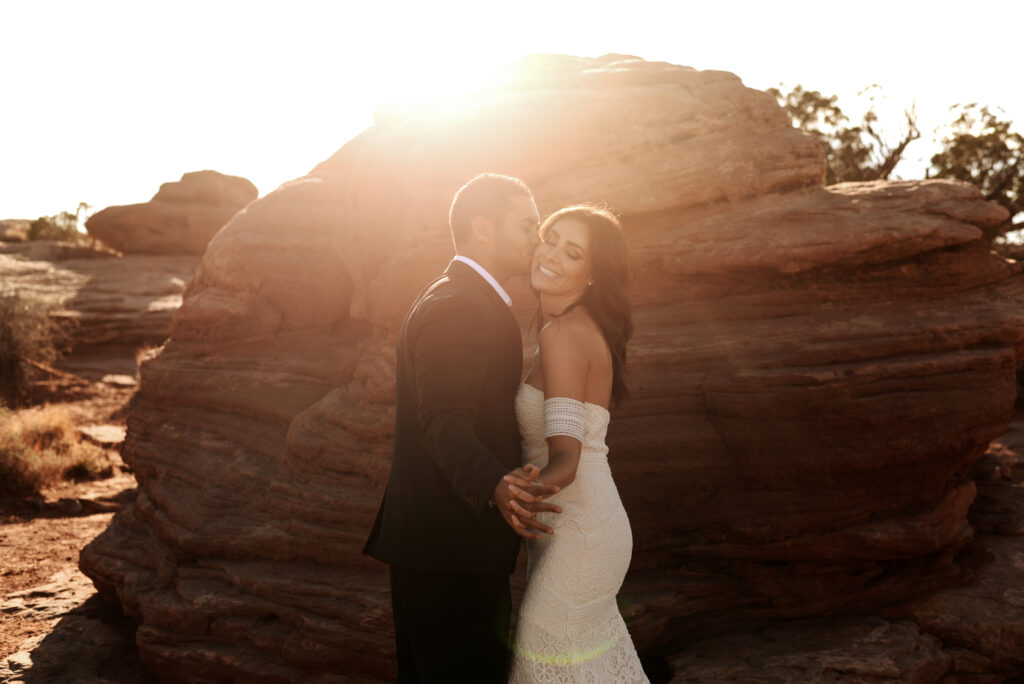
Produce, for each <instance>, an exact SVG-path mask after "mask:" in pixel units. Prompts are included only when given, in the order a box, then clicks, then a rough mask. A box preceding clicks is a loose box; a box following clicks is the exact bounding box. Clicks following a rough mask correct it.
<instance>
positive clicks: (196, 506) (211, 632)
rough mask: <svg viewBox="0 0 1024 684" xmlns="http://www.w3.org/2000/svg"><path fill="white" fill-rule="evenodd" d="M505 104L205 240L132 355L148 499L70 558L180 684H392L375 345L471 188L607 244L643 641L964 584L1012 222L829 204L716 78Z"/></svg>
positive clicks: (1008, 276)
mask: <svg viewBox="0 0 1024 684" xmlns="http://www.w3.org/2000/svg"><path fill="white" fill-rule="evenodd" d="M510 84H511V85H510V87H509V89H507V90H495V91H493V92H485V93H478V94H476V95H473V96H470V97H467V98H465V99H463V100H460V101H458V102H453V103H450V104H448V105H445V106H441V107H435V108H433V109H430V110H426V111H411V110H410V111H404V112H387V113H381V115H380V117H379V119H378V122H377V124H376V125H375V126H374V127H373V128H371V129H370V130H368V131H366V132H364V133H363V134H362V135H360V136H358V137H356V138H355V139H353V140H352V141H350V142H349V143H348V144H346V145H345V146H344V147H343V148H342V149H340V150H339V151H338V152H337V153H336V154H335V155H334V156H333V157H331V158H330V159H328V160H327V161H325V162H324V163H322V164H321V165H320V166H318V167H317V168H316V169H314V170H313V171H312V172H311V173H310V174H309V175H308V176H307V177H305V178H303V179H300V180H297V181H295V182H292V183H290V184H286V185H285V186H282V187H281V188H280V189H278V190H277V191H275V192H274V193H271V194H270V195H269V196H267V197H265V198H263V199H261V200H260V201H258V202H256V203H254V204H252V205H251V206H249V207H248V208H247V209H246V211H245V212H244V213H242V214H239V215H238V216H236V217H235V218H234V219H233V220H232V221H231V222H230V223H229V224H228V225H227V226H226V227H225V228H224V230H222V231H220V232H219V233H218V234H217V235H216V236H215V237H214V238H213V240H212V241H211V242H210V245H209V248H208V249H207V251H206V253H205V256H204V258H203V262H202V264H201V266H200V267H199V269H198V270H197V273H196V276H195V278H194V279H193V281H192V282H191V284H190V285H189V287H188V290H187V291H186V296H185V301H184V305H183V307H182V309H181V310H180V311H179V312H178V314H177V315H176V317H175V320H174V326H173V329H172V340H171V341H170V342H169V343H168V345H167V346H166V347H165V349H164V350H163V352H162V353H161V354H160V355H159V356H158V357H157V358H156V359H154V360H153V361H151V362H149V363H148V364H146V365H145V366H144V367H143V371H142V387H141V391H140V394H139V397H138V399H139V401H138V409H137V411H136V412H135V413H134V415H133V416H132V418H131V420H130V422H129V431H128V437H127V441H126V444H125V458H126V460H127V461H128V462H129V463H130V464H131V465H132V467H133V468H134V469H135V472H136V475H137V477H138V479H139V482H140V492H139V498H138V502H137V504H136V505H135V507H134V508H133V509H131V510H128V511H126V512H123V513H121V514H119V515H118V517H117V518H116V519H115V521H114V523H113V524H112V525H111V527H110V529H109V530H108V531H107V532H106V533H105V534H104V535H102V536H101V537H99V538H98V539H97V540H96V541H95V542H94V543H93V544H91V545H90V546H89V547H88V548H87V549H86V550H85V551H84V552H83V554H82V561H81V565H82V569H83V570H84V571H85V572H86V573H87V574H88V575H89V576H90V577H92V578H93V579H94V581H95V582H96V585H97V587H98V588H99V589H100V591H101V592H103V593H104V594H105V595H106V596H108V597H110V598H113V599H116V600H119V601H120V602H121V604H122V606H123V607H124V608H125V610H126V611H127V612H128V613H129V614H130V615H132V616H133V617H134V618H135V619H136V620H137V621H138V622H139V624H140V627H139V632H138V643H139V647H140V650H141V654H142V657H143V659H144V660H145V661H146V662H147V663H150V664H151V665H153V666H154V667H158V668H159V669H160V671H161V672H162V673H164V675H165V676H166V677H167V678H168V679H169V680H174V681H187V680H189V679H190V678H195V677H203V678H209V679H217V678H221V677H227V678H238V679H241V680H245V681H296V682H299V681H303V682H306V681H324V682H326V681H334V680H332V679H330V677H331V675H330V674H327V673H333V675H337V674H338V673H339V672H347V673H352V674H353V675H355V676H358V677H365V678H369V679H372V678H380V679H385V678H388V677H390V676H392V674H393V665H392V646H391V640H390V614H389V608H388V598H387V588H386V575H385V571H384V568H383V567H381V566H380V565H378V564H376V563H375V562H373V561H371V560H369V559H367V558H365V557H363V556H361V555H360V554H359V550H360V548H361V546H362V543H363V541H364V538H365V535H366V533H367V531H368V529H369V527H370V523H371V521H372V517H373V514H374V513H375V511H376V507H377V504H378V502H379V498H380V494H381V491H382V489H383V485H384V482H385V479H386V473H387V468H388V459H389V451H390V444H391V428H392V414H391V411H392V408H391V402H392V394H393V385H394V378H393V348H392V344H393V339H394V334H395V331H396V329H397V326H398V324H399V323H400V321H401V317H402V315H403V313H404V311H405V309H406V308H407V306H408V305H409V303H410V302H411V300H412V299H413V297H414V296H415V294H416V293H417V291H418V289H419V288H420V287H421V286H422V285H423V284H424V283H425V282H426V281H427V280H428V279H429V278H430V277H431V276H432V275H433V274H435V273H437V272H438V271H440V270H441V269H442V268H443V267H444V265H445V264H446V262H447V260H448V259H449V257H450V256H451V245H450V239H449V237H448V234H447V227H446V217H447V208H448V203H449V201H450V198H451V196H452V194H453V193H454V191H455V190H456V189H457V188H458V187H459V185H460V184H461V183H462V182H464V181H465V180H466V179H467V178H469V177H471V176H473V175H474V174H476V173H478V172H480V171H485V170H492V171H500V172H504V173H510V174H513V175H517V176H520V177H522V178H523V179H525V180H526V181H527V183H529V184H530V186H531V187H532V188H533V189H534V191H535V193H536V196H537V198H538V200H539V203H540V205H541V210H542V213H546V212H550V211H552V210H554V209H556V208H558V207H560V206H563V205H565V204H568V203H571V202H578V201H582V200H596V201H604V202H607V203H608V204H609V205H610V206H611V207H612V208H613V209H615V210H617V211H618V212H619V213H620V214H621V216H622V219H623V224H624V226H625V229H626V231H627V240H628V243H629V246H630V251H631V258H632V263H633V267H634V269H635V272H636V274H637V278H636V282H635V286H634V288H633V301H634V304H635V307H636V311H635V314H636V318H635V324H636V330H637V334H636V337H635V339H634V341H633V343H632V344H631V347H630V369H631V370H630V372H631V376H630V377H631V388H632V398H631V400H630V401H629V402H628V403H627V404H626V405H625V406H624V407H623V408H622V409H621V410H618V411H616V412H615V413H614V414H613V421H612V426H611V430H610V433H609V442H610V446H611V462H612V467H613V470H614V472H615V474H616V479H617V481H618V483H619V487H620V491H621V493H622V497H623V500H624V503H625V505H626V508H627V510H628V511H629V513H630V516H631V520H632V523H633V533H634V539H635V540H636V541H635V543H636V549H635V552H634V560H633V566H632V571H631V574H630V576H629V577H628V578H627V581H626V584H625V586H624V588H623V591H622V601H623V606H624V611H625V614H626V617H627V620H628V622H629V624H630V626H631V631H632V633H633V636H634V638H635V640H636V642H637V646H638V648H639V649H640V650H641V651H642V652H649V653H662V654H668V653H672V652H673V651H674V650H678V649H679V648H680V647H681V645H682V644H684V643H686V642H689V641H692V640H695V639H698V638H703V637H707V636H710V635H714V634H719V633H722V632H725V631H728V630H729V629H732V628H735V627H737V626H743V625H751V624H759V623H763V622H764V621H766V620H770V619H777V618H780V617H784V618H792V617H801V616H808V615H815V614H821V613H825V612H829V611H837V610H843V609H865V608H870V607H872V606H881V605H884V604H888V603H893V602H895V601H901V600H903V599H904V598H906V597H907V596H909V595H910V594H912V593H913V592H918V591H923V590H926V589H929V588H934V587H937V586H940V585H943V584H948V583H950V582H952V581H953V580H955V579H956V578H957V577H958V575H959V573H960V567H959V566H958V564H957V563H956V562H955V560H954V556H955V554H956V552H957V550H958V549H960V548H961V547H962V546H963V545H964V544H965V543H967V542H968V540H969V539H970V538H971V534H972V532H971V527H970V525H969V523H968V519H967V511H968V507H969V506H970V504H971V501H972V500H973V498H974V496H975V485H974V484H973V482H972V481H970V480H969V479H967V478H966V477H965V473H966V471H967V468H968V467H969V465H970V464H971V463H972V461H974V460H975V459H977V458H978V456H979V455H980V454H981V453H982V452H984V450H985V448H986V445H987V444H988V442H989V441H990V440H991V439H993V438H994V437H996V436H998V435H999V434H1001V433H1002V432H1004V431H1005V430H1006V427H1007V424H1008V422H1009V418H1010V412H1011V408H1012V406H1013V401H1014V396H1015V388H1014V377H1015V376H1014V367H1015V361H1016V359H1017V358H1018V356H1019V353H1020V351H1021V347H1022V344H1024V308H1022V304H1024V280H1022V278H1021V269H1020V267H1019V266H1018V265H1016V264H1014V263H1010V262H1007V261H1005V260H1003V259H1000V258H998V257H995V256H993V255H992V254H991V253H990V252H989V248H988V245H987V243H985V242H983V240H982V237H981V236H982V233H981V231H982V229H983V228H985V227H987V226H991V225H995V224H996V223H998V222H1000V221H1001V220H1003V219H1004V218H1005V212H1004V210H1002V209H1001V208H999V207H997V206H996V205H993V204H991V203H987V202H984V201H982V199H981V195H980V193H979V192H978V191H977V190H975V189H974V188H973V187H971V186H968V185H965V184H961V183H956V182H940V181H919V182H901V183H866V184H845V185H838V186H833V187H828V188H825V187H822V185H821V181H822V177H823V172H824V161H823V159H822V155H821V150H820V148H819V146H818V144H817V143H816V142H815V141H814V140H813V139H811V138H810V137H806V136H804V135H803V134H801V133H800V132H799V131H797V130H795V129H793V127H792V126H791V124H790V122H789V119H788V118H787V116H786V115H785V113H784V112H783V111H782V110H781V109H780V108H779V107H778V106H777V104H776V102H775V101H774V99H773V98H772V97H771V96H769V95H767V94H765V93H762V92H758V91H755V90H751V89H748V88H746V87H744V86H743V84H742V83H741V82H740V80H739V79H738V78H737V77H735V76H733V75H732V74H728V73H723V72H711V71H703V72H702V71H694V70H692V69H689V68H686V67H677V66H673V65H668V64H663V63H651V62H644V61H642V60H636V59H631V58H625V57H620V56H608V57H605V58H600V59H576V58H570V57H555V56H543V57H536V58H532V59H530V60H527V61H525V62H524V63H522V64H521V65H520V66H519V70H518V71H516V72H514V73H513V74H512V79H511V80H510ZM511 290H512V292H513V293H514V297H515V299H516V307H517V311H518V313H519V314H520V317H521V321H522V322H523V324H524V334H525V329H526V326H527V323H528V320H529V318H530V314H531V313H532V310H533V308H534V306H535V304H534V303H533V302H532V301H531V299H530V296H529V294H528V292H527V289H526V288H525V287H524V285H523V283H521V282H520V283H513V284H512V286H511ZM893 629H896V628H893ZM899 629H900V630H902V629H903V628H902V627H900V628H899ZM907 634H909V636H907V637H906V639H904V637H903V636H899V635H897V636H898V638H899V639H901V640H903V641H901V643H904V642H905V643H911V644H912V643H915V639H917V640H919V637H920V635H916V633H913V634H911V633H910V632H908V633H907ZM915 635H916V636H915ZM894 638H896V637H894ZM924 641H926V642H927V643H928V644H929V646H928V647H929V648H931V645H932V641H928V639H925V640H924ZM922 643H924V642H922ZM926 661H927V662H926V663H925V664H924V665H923V667H926V669H928V668H931V669H935V664H936V663H940V664H941V663H945V664H946V665H948V663H949V662H950V661H949V658H946V657H944V656H942V655H941V654H940V655H936V656H935V657H934V658H932V657H930V656H929V658H927V659H926ZM915 667H916V666H915ZM911 669H913V668H911ZM931 669H928V671H929V672H930V671H931ZM914 671H916V670H914ZM896 676H897V677H898V676H900V674H899V673H897V675H896Z"/></svg>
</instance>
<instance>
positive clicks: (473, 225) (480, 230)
mask: <svg viewBox="0 0 1024 684" xmlns="http://www.w3.org/2000/svg"><path fill="white" fill-rule="evenodd" d="M469 229H470V232H471V233H472V236H473V241H474V242H482V243H484V244H490V243H491V241H493V240H494V224H493V223H491V222H490V221H488V220H487V219H486V218H484V217H483V216H474V217H473V219H472V220H471V221H470V222H469Z"/></svg>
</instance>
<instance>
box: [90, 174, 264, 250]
mask: <svg viewBox="0 0 1024 684" xmlns="http://www.w3.org/2000/svg"><path fill="white" fill-rule="evenodd" d="M258 194H259V192H258V191H257V190H256V186H254V185H253V184H252V183H250V182H249V181H248V180H246V179H245V178H241V177H239V176H226V175H224V174H222V173H218V172H216V171H193V172H191V173H186V174H184V175H183V176H182V177H181V180H180V181H177V182H172V183H164V184H163V185H161V186H160V190H159V191H158V192H157V193H156V194H155V195H154V196H153V199H151V200H149V201H148V202H145V203H143V204H129V205H125V206H115V207H107V208H106V209H103V210H102V211H98V212H96V213H95V214H93V215H92V216H90V217H89V219H88V220H87V221H86V222H85V229H86V230H87V231H88V232H89V234H90V235H92V236H93V237H94V238H96V239H98V240H100V241H102V242H103V243H104V244H106V245H109V246H110V247H112V248H114V249H116V250H118V251H121V252H124V253H125V254H202V253H203V251H204V250H205V249H206V245H207V243H209V242H210V238H212V237H213V235H214V234H215V233H216V232H217V231H218V230H220V229H221V227H222V226H223V225H224V224H225V223H227V222H228V221H229V220H230V219H231V217H232V216H234V215H235V214H236V213H238V211H239V210H241V209H242V208H244V207H245V206H246V205H247V204H249V203H250V202H252V201H253V200H254V199H256V196H257V195H258Z"/></svg>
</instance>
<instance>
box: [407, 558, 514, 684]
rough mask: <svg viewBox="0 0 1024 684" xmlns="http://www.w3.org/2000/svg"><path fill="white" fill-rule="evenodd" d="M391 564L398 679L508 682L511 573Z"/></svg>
mask: <svg viewBox="0 0 1024 684" xmlns="http://www.w3.org/2000/svg"><path fill="white" fill-rule="evenodd" d="M390 568H391V608H392V611H393V612H394V616H395V645H396V646H397V647H398V682H399V684H412V683H413V682H416V683H418V684H426V683H432V682H446V683H450V684H457V683H459V682H466V683H467V684H470V683H472V684H489V683H491V682H493V683H494V684H505V682H506V681H507V679H508V666H509V622H510V619H511V613H512V599H511V596H510V592H509V580H508V575H457V574H449V573H438V572H419V571H416V570H405V569H402V568H396V567H394V566H390Z"/></svg>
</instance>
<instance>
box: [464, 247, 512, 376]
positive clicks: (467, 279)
mask: <svg viewBox="0 0 1024 684" xmlns="http://www.w3.org/2000/svg"><path fill="white" fill-rule="evenodd" d="M445 273H446V274H447V275H448V277H450V278H451V279H452V282H453V283H455V282H457V283H459V285H460V287H467V288H472V289H474V290H479V291H481V292H482V293H483V295H484V296H485V297H487V301H488V302H489V303H490V304H491V305H492V306H495V307H497V308H498V309H499V310H500V311H501V314H499V315H500V317H501V320H502V324H503V325H504V326H505V329H506V334H508V335H509V336H512V335H514V336H515V340H516V348H517V349H518V350H519V355H520V356H522V349H523V340H522V336H521V333H520V331H519V321H517V320H516V317H515V316H514V315H513V314H512V308H511V307H510V306H509V305H508V304H506V303H505V300H504V299H502V298H501V295H499V294H498V292H497V291H496V290H495V289H494V288H493V287H491V284H490V283H488V282H487V281H486V280H484V277H483V276H482V275H480V274H479V273H477V272H476V271H475V270H474V269H473V267H472V266H470V265H469V264H465V263H463V262H461V261H452V262H451V263H450V264H448V268H447V269H445Z"/></svg>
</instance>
